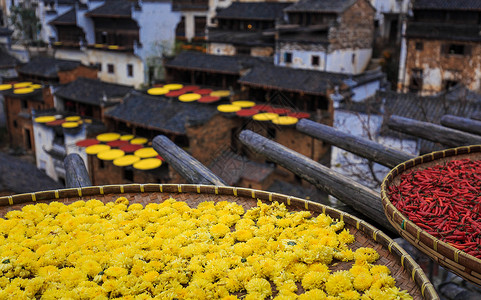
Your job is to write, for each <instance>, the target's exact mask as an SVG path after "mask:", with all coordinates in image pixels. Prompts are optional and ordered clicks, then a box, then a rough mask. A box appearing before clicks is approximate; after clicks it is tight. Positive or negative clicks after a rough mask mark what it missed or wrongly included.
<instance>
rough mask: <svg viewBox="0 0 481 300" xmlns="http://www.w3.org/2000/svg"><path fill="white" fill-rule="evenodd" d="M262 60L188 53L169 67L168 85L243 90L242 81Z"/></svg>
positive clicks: (240, 56)
mask: <svg viewBox="0 0 481 300" xmlns="http://www.w3.org/2000/svg"><path fill="white" fill-rule="evenodd" d="M263 62H265V60H263V59H262V58H259V57H251V56H246V55H214V54H206V53H199V52H192V51H184V52H181V53H179V54H178V55H177V56H175V57H174V58H173V59H172V60H170V61H167V62H166V64H165V68H166V74H167V77H166V78H167V81H170V82H185V83H189V84H200V85H204V86H209V85H213V84H215V85H216V86H218V87H222V88H224V89H230V88H231V89H233V90H239V89H240V84H239V82H238V81H239V78H240V77H241V76H242V75H243V74H244V73H246V72H247V71H248V70H249V69H251V68H252V67H254V66H255V65H256V64H260V63H263Z"/></svg>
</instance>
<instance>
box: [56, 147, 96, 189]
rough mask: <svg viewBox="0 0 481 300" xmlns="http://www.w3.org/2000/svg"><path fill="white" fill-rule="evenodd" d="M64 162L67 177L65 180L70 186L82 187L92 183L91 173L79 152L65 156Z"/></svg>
mask: <svg viewBox="0 0 481 300" xmlns="http://www.w3.org/2000/svg"><path fill="white" fill-rule="evenodd" d="M63 163H64V166H65V171H66V177H67V178H66V179H65V181H66V186H67V187H68V188H81V187H86V186H91V185H92V182H91V181H90V177H89V173H88V172H87V168H86V167H85V164H84V161H83V160H82V158H81V157H80V155H78V154H77V153H72V154H69V155H67V157H65V159H64V161H63Z"/></svg>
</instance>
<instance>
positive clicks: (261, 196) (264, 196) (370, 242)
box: [0, 184, 439, 300]
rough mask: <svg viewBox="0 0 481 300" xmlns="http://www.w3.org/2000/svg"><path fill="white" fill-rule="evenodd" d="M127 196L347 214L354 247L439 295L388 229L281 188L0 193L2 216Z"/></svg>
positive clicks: (417, 289)
mask: <svg viewBox="0 0 481 300" xmlns="http://www.w3.org/2000/svg"><path fill="white" fill-rule="evenodd" d="M120 196H124V197H126V198H127V199H129V201H130V203H141V204H143V205H146V204H148V203H151V202H155V203H160V202H163V201H164V200H166V199H168V198H170V197H172V198H175V199H177V200H179V201H184V202H186V203H187V204H188V205H189V206H191V207H196V206H197V205H198V204H199V203H201V202H204V201H214V202H219V201H233V202H236V203H237V204H239V205H242V206H243V207H244V209H249V208H251V207H255V206H256V205H257V200H262V201H263V202H266V203H269V202H272V201H278V202H279V203H284V204H285V205H286V207H287V208H288V209H289V210H292V211H299V210H309V211H311V212H312V213H313V215H314V216H316V215H318V214H320V213H325V214H327V215H329V216H331V217H332V218H335V219H340V220H343V221H344V222H345V224H346V228H349V230H350V232H351V234H353V235H354V236H355V238H356V241H355V243H354V244H351V245H350V246H351V248H352V249H353V250H355V249H358V248H360V247H372V248H374V249H375V250H376V251H377V252H378V253H379V255H380V259H379V260H378V262H376V264H383V265H386V266H388V267H389V269H390V270H391V272H392V274H391V276H393V277H394V278H395V280H396V286H397V287H399V288H400V289H402V290H407V291H408V292H409V293H410V294H411V295H412V296H413V298H414V299H429V300H430V299H439V297H438V295H437V294H436V291H435V290H434V287H433V285H432V284H431V283H430V282H429V280H428V278H427V277H426V275H425V274H424V272H423V271H422V269H421V268H420V267H419V265H418V264H417V263H416V262H415V261H414V260H413V259H412V258H411V257H410V256H409V254H407V253H406V251H405V250H404V249H402V248H401V247H400V246H399V245H398V244H397V243H396V242H394V241H393V240H392V239H390V238H389V237H388V236H387V235H386V234H384V233H383V232H381V231H380V230H379V229H376V228H375V227H373V226H372V225H370V224H368V223H366V222H364V221H363V220H361V219H358V218H356V217H354V216H351V215H349V214H347V213H344V212H342V211H339V210H336V209H333V208H331V207H328V206H324V205H321V204H318V203H314V202H311V201H307V200H304V199H300V198H295V197H290V196H286V195H282V194H277V193H270V192H265V191H260V190H253V189H247V188H235V187H221V186H210V185H190V184H184V185H176V184H163V185H161V184H129V185H109V186H92V187H84V188H75V189H62V190H53V191H42V192H36V193H30V194H19V195H13V196H6V197H0V217H3V216H4V215H5V214H6V213H7V212H8V211H11V210H15V209H21V208H22V207H23V206H24V205H26V204H33V203H35V202H50V201H59V202H62V203H65V204H69V203H72V202H75V201H77V200H89V199H97V200H100V201H103V202H105V203H106V202H110V201H115V200H116V199H117V198H118V197H120ZM351 264H352V262H338V263H337V264H335V265H331V266H330V268H331V270H333V271H335V270H339V269H348V268H350V266H351Z"/></svg>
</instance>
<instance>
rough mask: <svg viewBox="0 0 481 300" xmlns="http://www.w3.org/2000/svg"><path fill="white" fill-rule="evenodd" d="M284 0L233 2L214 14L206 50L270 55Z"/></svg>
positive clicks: (271, 54) (219, 52)
mask: <svg viewBox="0 0 481 300" xmlns="http://www.w3.org/2000/svg"><path fill="white" fill-rule="evenodd" d="M289 5H291V3H286V2H233V3H232V4H231V5H230V6H229V7H227V8H225V9H222V10H220V11H219V12H218V13H217V15H216V16H215V20H216V24H215V26H212V27H209V28H208V38H207V42H208V49H207V53H210V54H216V55H250V56H267V57H269V56H273V54H274V51H275V27H276V25H277V24H278V23H280V22H282V21H283V16H284V13H283V9H284V8H286V7H288V6H289Z"/></svg>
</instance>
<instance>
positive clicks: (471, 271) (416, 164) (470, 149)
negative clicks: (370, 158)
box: [381, 145, 481, 285]
mask: <svg viewBox="0 0 481 300" xmlns="http://www.w3.org/2000/svg"><path fill="white" fill-rule="evenodd" d="M464 158H470V159H472V160H481V145H473V146H466V147H459V148H453V149H447V150H443V151H436V152H432V153H429V154H426V155H423V156H419V157H416V158H414V159H411V160H408V161H406V162H404V163H402V164H399V165H398V166H396V167H395V168H394V169H392V170H391V172H389V174H388V175H387V176H386V177H385V178H384V180H383V182H382V185H381V198H382V202H383V207H384V212H385V214H386V216H387V219H388V220H389V222H390V223H391V224H392V225H393V226H394V228H396V230H397V231H398V232H399V234H400V235H401V236H402V237H404V238H405V239H406V240H408V241H409V242H410V243H411V244H412V245H414V246H415V247H416V248H418V249H419V250H421V251H422V252H424V253H425V254H427V255H428V256H429V257H431V258H432V259H433V260H434V261H436V262H437V263H439V264H440V265H441V266H443V267H446V268H447V269H449V270H450V271H452V272H454V273H456V274H458V275H459V276H461V277H463V278H464V279H466V280H468V281H470V282H473V283H475V284H478V285H481V260H480V259H478V258H476V257H474V256H472V255H469V254H467V253H465V252H463V251H461V250H458V249H456V248H454V247H453V246H451V245H449V244H447V243H445V242H442V241H441V240H439V239H437V238H435V237H434V236H432V235H430V234H428V233H427V232H426V231H425V230H423V229H421V228H420V227H419V226H417V225H416V224H414V223H413V222H411V221H409V219H407V218H406V217H405V216H404V215H403V214H402V213H401V212H400V211H399V210H397V209H396V207H394V205H393V204H392V203H391V201H390V200H389V197H388V196H387V191H388V187H389V186H393V185H397V184H399V180H400V179H399V178H400V177H401V175H402V174H403V173H404V172H407V171H411V170H422V169H426V168H428V167H432V166H434V165H438V164H443V163H444V162H447V161H451V160H458V159H464Z"/></svg>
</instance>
